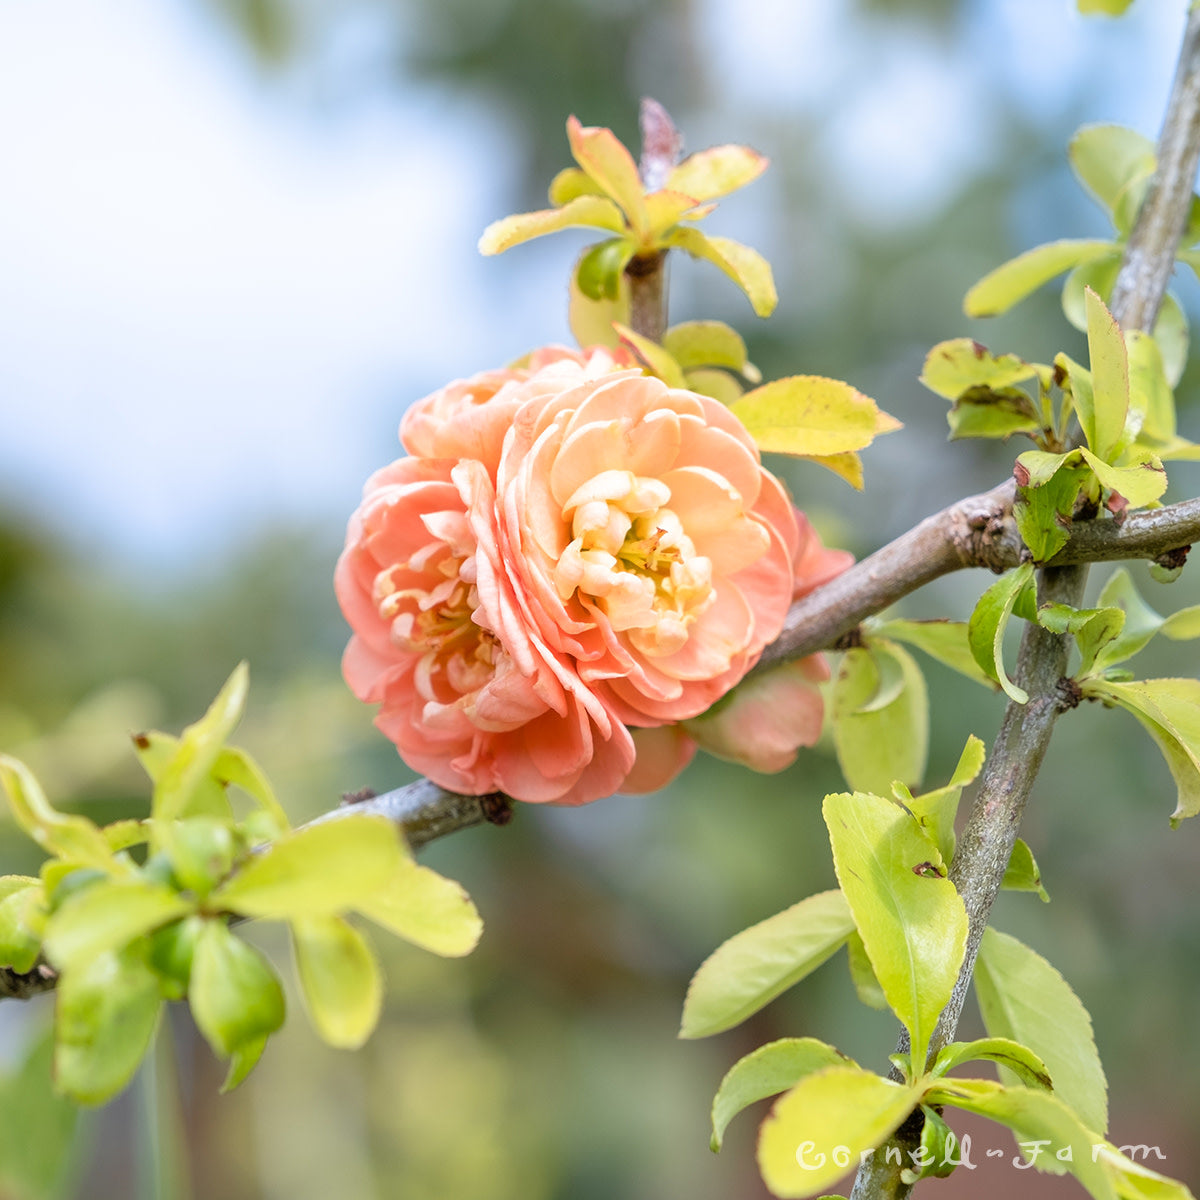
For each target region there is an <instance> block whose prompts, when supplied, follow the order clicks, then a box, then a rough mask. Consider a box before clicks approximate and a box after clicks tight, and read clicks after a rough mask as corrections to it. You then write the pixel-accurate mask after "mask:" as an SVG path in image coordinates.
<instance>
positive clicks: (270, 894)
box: [210, 813, 410, 920]
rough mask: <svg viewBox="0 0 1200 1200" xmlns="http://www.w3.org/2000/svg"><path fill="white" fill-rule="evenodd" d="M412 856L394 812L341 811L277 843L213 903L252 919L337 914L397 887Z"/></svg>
mask: <svg viewBox="0 0 1200 1200" xmlns="http://www.w3.org/2000/svg"><path fill="white" fill-rule="evenodd" d="M409 861H410V860H409V859H408V857H407V854H406V852H405V851H404V850H403V848H402V847H401V843H400V838H399V834H398V833H397V832H396V828H395V826H394V825H393V824H392V823H391V822H390V821H389V820H388V819H387V818H386V817H380V816H373V815H371V814H367V813H364V814H353V815H351V816H346V817H343V816H340V815H339V816H338V817H336V818H334V819H331V820H325V821H319V822H315V823H313V824H312V825H307V826H305V827H304V828H303V829H297V830H295V831H294V832H293V833H288V834H285V835H284V836H283V837H281V838H280V839H279V840H278V841H276V842H273V843H271V845H270V846H269V847H268V848H266V849H265V850H263V851H261V852H260V853H258V854H256V855H254V856H253V857H252V858H251V859H250V861H249V862H247V863H246V864H245V865H244V866H243V867H241V869H240V870H238V872H237V873H236V874H235V875H234V876H233V877H232V878H231V879H230V880H229V881H228V882H226V883H224V884H222V885H221V886H220V887H219V888H218V889H217V890H216V891H215V892H213V894H212V896H211V898H210V903H211V904H212V905H213V906H219V907H221V908H225V909H228V910H230V911H232V912H238V913H243V914H245V915H246V916H250V917H271V918H276V919H287V920H291V919H293V918H295V917H307V916H332V915H334V914H336V913H340V912H344V911H345V910H346V909H348V908H358V907H361V906H362V905H363V904H365V903H367V902H368V901H369V900H370V898H371V897H372V896H373V895H374V894H376V893H378V892H380V891H381V890H383V889H386V888H388V887H390V886H391V885H392V882H393V880H394V879H395V878H397V877H398V876H399V875H400V873H401V872H402V871H403V869H404V867H405V865H406V864H407V863H408V862H409Z"/></svg>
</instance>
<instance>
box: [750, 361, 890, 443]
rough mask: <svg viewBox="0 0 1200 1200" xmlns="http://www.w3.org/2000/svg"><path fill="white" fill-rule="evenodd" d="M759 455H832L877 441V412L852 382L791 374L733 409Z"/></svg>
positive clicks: (756, 392) (872, 401)
mask: <svg viewBox="0 0 1200 1200" xmlns="http://www.w3.org/2000/svg"><path fill="white" fill-rule="evenodd" d="M729 408H730V411H731V412H732V413H733V414H734V415H735V416H736V417H737V418H738V420H740V421H741V422H742V424H743V425H745V427H746V429H747V430H748V432H749V433H750V436H751V437H753V438H754V441H755V443H756V444H757V446H758V448H759V449H760V450H768V451H774V452H775V453H777V454H799V455H830V454H841V453H844V452H846V451H849V450H861V449H862V448H863V447H864V446H869V445H870V444H871V442H873V441H874V440H875V434H876V432H877V430H878V415H879V409H878V407H877V406H876V404H875V401H874V400H871V399H870V398H869V397H867V396H864V395H863V394H862V393H861V392H860V391H858V390H857V389H856V388H853V387H851V386H850V385H849V384H848V383H842V382H841V381H840V380H838V379H825V378H823V377H822V376H819V375H790V376H787V377H785V378H783V379H776V380H775V381H774V382H772V383H766V384H763V385H762V387H758V388H755V389H754V391H752V392H747V393H746V394H745V395H744V396H743V397H742V398H741V399H740V400H737V401H735V402H734V403H733V404H731V405H730V406H729Z"/></svg>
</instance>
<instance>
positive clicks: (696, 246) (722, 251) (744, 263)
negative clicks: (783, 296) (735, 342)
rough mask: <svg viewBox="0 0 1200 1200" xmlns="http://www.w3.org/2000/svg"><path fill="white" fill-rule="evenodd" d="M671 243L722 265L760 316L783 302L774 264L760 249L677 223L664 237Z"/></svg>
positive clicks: (720, 266) (695, 256) (665, 241)
mask: <svg viewBox="0 0 1200 1200" xmlns="http://www.w3.org/2000/svg"><path fill="white" fill-rule="evenodd" d="M663 244H664V245H667V246H677V247H678V248H679V249H680V250H686V251H687V253H688V254H690V255H692V257H693V258H703V259H705V260H707V261H708V262H710V263H712V264H713V265H714V266H715V267H719V268H720V269H721V270H722V271H724V272H725V274H726V275H728V276H729V278H730V279H732V280H733V282H734V283H736V284H737V285H738V287H740V288H741V289H742V291H743V292H745V293H746V297H747V299H748V300H749V301H750V306H751V307H752V308H753V309H754V312H755V314H756V315H758V316H760V317H769V316H770V315H771V314H772V313H773V312H774V311H775V305H776V304H778V303H779V296H778V294H777V293H776V291H775V278H774V276H773V275H772V274H771V264H770V263H769V262H767V260H766V259H765V258H763V256H762V255H761V254H759V252H758V251H757V250H752V249H751V248H750V247H749V246H743V245H742V244H741V242H735V241H733V240H731V239H730V238H723V237H709V236H708V235H707V234H703V233H701V232H700V230H698V229H695V228H691V227H689V226H684V225H677V226H676V227H675V228H674V229H672V230H671V231H670V232H669V233H668V234H667V236H666V237H665V238H664V239H663Z"/></svg>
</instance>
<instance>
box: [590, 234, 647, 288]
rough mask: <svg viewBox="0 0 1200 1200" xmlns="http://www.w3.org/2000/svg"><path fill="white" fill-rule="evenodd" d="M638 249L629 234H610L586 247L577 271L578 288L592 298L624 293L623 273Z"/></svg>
mask: <svg viewBox="0 0 1200 1200" xmlns="http://www.w3.org/2000/svg"><path fill="white" fill-rule="evenodd" d="M635 249H636V247H635V246H634V244H633V242H631V241H630V240H629V239H628V238H609V239H608V241H605V242H597V243H596V245H594V246H592V247H591V248H590V249H589V250H586V251H584V255H583V257H582V258H581V259H580V260H579V266H578V268H576V275H575V278H576V279H577V281H578V283H579V290H580V291H581V292H582V293H583V294H584V295H585V296H587V298H588V299H589V300H615V299H616V298H617V297H618V296H619V295H620V294H621V275H622V273H623V272H624V270H625V268H626V267H627V266H628V265H629V260H630V259H631V258H632V257H633V252H634V250H635Z"/></svg>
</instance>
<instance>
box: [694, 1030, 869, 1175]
mask: <svg viewBox="0 0 1200 1200" xmlns="http://www.w3.org/2000/svg"><path fill="white" fill-rule="evenodd" d="M847 1065H850V1066H853V1065H854V1064H853V1063H851V1062H850V1060H849V1059H848V1058H847V1057H846V1056H845V1055H844V1054H842V1053H841V1051H840V1050H835V1049H834V1048H833V1047H832V1046H830V1045H827V1044H826V1043H825V1042H821V1041H818V1040H817V1039H816V1038H780V1039H779V1041H777V1042H768V1043H767V1044H766V1045H765V1046H759V1048H758V1049H757V1050H755V1051H754V1052H753V1053H751V1054H747V1055H746V1056H745V1057H744V1058H740V1059H738V1061H737V1062H736V1063H734V1064H733V1066H732V1067H730V1068H729V1071H728V1072H727V1074H726V1075H725V1078H724V1079H722V1080H721V1086H720V1087H719V1088H717V1094H716V1095H715V1096H714V1097H713V1104H712V1128H713V1131H712V1141H711V1143H710V1148H711V1149H712V1151H713V1153H714V1154H716V1153H718V1152H719V1151H720V1149H721V1143H722V1141H723V1139H724V1137H725V1130H726V1129H727V1128H728V1127H729V1122H730V1121H732V1120H733V1118H734V1117H736V1116H737V1115H738V1113H740V1112H741V1111H742V1110H743V1109H745V1108H749V1106H750V1105H751V1104H754V1103H756V1102H757V1101H759V1100H765V1099H766V1098H767V1097H768V1096H774V1095H777V1094H778V1093H779V1092H786V1091H787V1090H788V1089H789V1088H793V1087H795V1086H796V1084H798V1083H799V1082H800V1080H801V1079H803V1078H804V1076H806V1075H811V1074H812V1073H813V1072H814V1071H821V1070H823V1069H824V1068H825V1067H835V1066H847Z"/></svg>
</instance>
